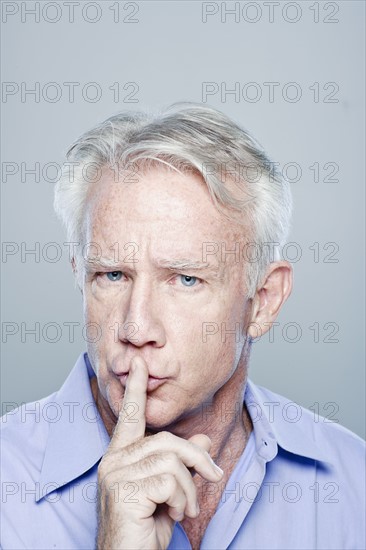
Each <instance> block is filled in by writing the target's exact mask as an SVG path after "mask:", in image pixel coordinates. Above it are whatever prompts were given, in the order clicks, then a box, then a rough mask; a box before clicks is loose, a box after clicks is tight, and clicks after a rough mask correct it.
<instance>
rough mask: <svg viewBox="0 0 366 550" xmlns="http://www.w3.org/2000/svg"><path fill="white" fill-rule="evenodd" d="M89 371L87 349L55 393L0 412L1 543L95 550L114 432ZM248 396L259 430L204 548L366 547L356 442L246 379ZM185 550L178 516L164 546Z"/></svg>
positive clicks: (361, 457) (361, 446)
mask: <svg viewBox="0 0 366 550" xmlns="http://www.w3.org/2000/svg"><path fill="white" fill-rule="evenodd" d="M93 374H94V373H93V371H92V368H91V366H90V364H89V360H88V358H87V355H86V354H82V355H80V357H79V359H78V360H77V362H76V364H75V366H74V368H73V370H72V371H71V373H70V374H69V376H68V378H67V379H66V381H65V383H64V384H63V386H62V387H61V389H60V390H59V391H58V392H55V393H53V394H52V395H50V396H48V397H46V398H44V399H42V400H40V401H37V402H33V403H28V404H26V405H23V406H21V407H19V408H17V409H16V410H14V411H10V412H9V413H8V414H7V415H4V416H3V417H2V427H1V452H2V461H1V465H2V471H1V493H2V494H1V523H0V525H1V548H3V550H10V549H16V550H21V549H23V548H27V549H35V550H41V549H47V550H49V549H53V548H58V549H62V550H66V549H71V548H73V549H93V548H95V541H96V535H97V505H96V503H97V468H98V463H99V460H100V458H101V457H102V455H103V454H104V453H105V451H106V449H107V446H108V444H109V441H110V438H109V436H108V434H107V431H106V429H105V427H104V424H103V422H102V420H101V418H100V416H99V413H98V411H97V408H96V405H95V402H94V399H93V396H92V393H91V389H90V383H89V379H90V377H91V376H93ZM244 401H245V403H246V406H247V408H248V411H249V414H250V415H251V418H252V422H253V428H254V429H253V431H252V434H251V436H250V438H249V441H248V444H247V445H246V448H245V451H244V453H243V454H242V456H241V457H240V458H239V460H238V461H237V463H236V466H235V468H234V470H233V472H232V475H231V477H230V479H229V481H228V483H227V484H226V487H224V489H223V492H222V495H221V498H220V501H219V504H218V506H217V509H216V512H215V514H214V515H213V517H212V519H211V521H210V523H209V525H208V527H207V529H206V532H205V535H204V537H203V539H202V543H201V548H202V549H215V550H216V549H221V548H225V549H226V548H230V549H233V548H235V549H244V548H247V549H260V550H264V549H267V548H268V549H274V548H276V549H281V550H285V549H291V550H294V549H326V550H329V549H337V550H339V549H349V550H351V549H352V550H355V549H360V550H361V549H362V550H364V549H365V548H366V542H365V443H364V442H363V440H361V439H360V438H359V437H358V436H356V435H355V434H353V433H352V432H350V431H349V430H347V429H345V428H343V427H342V426H339V425H338V424H335V423H330V422H327V421H326V419H324V418H322V417H317V416H316V415H315V414H314V413H313V412H310V411H308V410H306V409H303V408H301V407H300V406H298V405H296V404H295V403H292V402H291V401H289V400H288V399H286V398H284V397H281V396H279V395H277V394H275V393H273V392H270V391H269V390H266V389H264V388H261V387H258V386H255V385H254V384H253V383H252V382H251V381H249V382H248V384H247V387H246V391H245V397H244ZM131 490H133V487H132V489H131ZM211 490H214V489H212V488H211ZM189 548H191V546H190V544H189V541H188V539H187V536H186V534H185V532H184V529H183V527H182V526H181V525H180V524H179V523H176V524H175V529H174V532H173V537H172V540H171V542H170V545H169V549H170V550H173V549H189Z"/></svg>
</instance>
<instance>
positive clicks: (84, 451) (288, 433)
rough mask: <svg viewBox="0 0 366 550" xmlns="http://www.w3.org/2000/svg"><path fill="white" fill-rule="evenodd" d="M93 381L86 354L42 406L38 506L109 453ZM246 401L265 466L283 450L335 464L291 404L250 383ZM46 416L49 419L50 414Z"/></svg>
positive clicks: (246, 391)
mask: <svg viewBox="0 0 366 550" xmlns="http://www.w3.org/2000/svg"><path fill="white" fill-rule="evenodd" d="M92 376H94V372H93V369H92V367H91V365H90V362H89V359H88V355H87V354H86V353H84V354H81V355H80V356H79V358H78V360H77V361H76V363H75V366H74V368H73V369H72V371H71V372H70V374H69V376H68V377H67V379H66V380H65V382H64V384H63V385H62V387H61V389H60V390H59V391H58V392H57V393H56V394H55V395H54V399H53V401H49V400H46V401H44V406H46V407H47V408H50V409H51V408H54V410H55V420H53V421H52V422H50V421H49V433H48V438H47V445H46V450H45V456H44V461H43V464H42V469H41V473H40V479H39V482H40V488H41V491H40V495H41V496H38V497H37V501H38V500H41V498H43V497H44V496H46V495H47V494H49V493H51V492H52V491H54V490H55V489H56V488H58V487H62V486H63V485H66V484H67V483H69V482H70V481H73V480H74V479H76V478H77V477H79V476H81V475H82V474H83V473H85V472H87V471H88V470H89V469H90V468H92V467H93V466H94V465H95V464H96V463H97V462H98V461H99V460H100V458H101V457H102V456H103V455H104V453H105V452H106V449H107V447H108V445H109V442H110V438H109V435H108V433H107V430H106V428H105V426H104V423H103V421H102V419H101V417H100V414H99V412H98V409H97V407H96V404H95V401H94V397H93V394H92V391H91V388H90V378H92ZM244 401H245V404H246V406H247V409H248V412H249V415H250V417H251V419H252V422H253V428H254V437H255V443H256V450H257V453H258V454H259V455H260V456H261V457H262V458H263V459H264V460H265V461H269V460H272V459H273V458H274V457H275V456H276V455H277V452H278V445H279V446H280V447H282V448H283V449H285V450H286V451H288V452H290V453H293V454H296V455H300V456H304V457H307V458H311V459H315V460H320V461H323V462H328V463H331V461H330V460H329V457H328V456H327V455H326V454H325V453H324V452H323V451H322V450H321V449H319V446H318V445H317V443H316V441H315V439H312V438H311V437H310V435H309V432H310V433H311V430H309V428H308V427H307V426H308V423H309V418H307V419H304V418H303V415H302V414H301V417H300V418H299V421H298V422H289V421H288V420H286V416H284V415H283V410H284V408H286V407H287V408H286V409H285V410H288V404H289V403H290V402H289V401H288V400H286V399H284V398H283V397H281V396H279V395H277V394H275V393H272V392H270V391H269V390H266V389H264V388H260V387H259V386H256V385H255V384H254V383H253V382H252V381H251V380H248V382H247V385H246V389H245V395H244ZM294 405H296V404H294ZM297 407H299V406H298V405H297ZM299 409H300V408H299ZM299 409H298V410H299ZM301 410H303V409H301ZM42 416H43V418H47V419H48V418H49V416H51V414H48V413H47V414H46V417H45V415H42ZM306 427H307V429H306Z"/></svg>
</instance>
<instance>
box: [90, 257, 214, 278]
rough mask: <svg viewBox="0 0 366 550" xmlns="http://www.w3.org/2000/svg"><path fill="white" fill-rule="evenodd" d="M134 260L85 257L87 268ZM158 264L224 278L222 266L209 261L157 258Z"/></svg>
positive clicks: (170, 269)
mask: <svg viewBox="0 0 366 550" xmlns="http://www.w3.org/2000/svg"><path fill="white" fill-rule="evenodd" d="M133 263H134V262H123V261H122V262H119V261H118V260H114V259H112V258H107V257H103V256H100V257H86V258H84V265H85V266H86V268H87V269H88V268H89V269H90V268H93V267H94V268H95V267H101V268H107V269H108V268H117V267H120V268H121V267H122V266H125V265H127V266H128V265H129V264H133ZM155 263H156V265H157V266H158V267H159V268H162V269H166V270H169V271H177V270H181V271H184V270H189V271H197V272H206V273H209V274H211V275H213V276H214V277H216V278H218V279H222V274H221V273H220V272H221V269H220V266H215V265H211V264H209V263H208V262H201V261H199V260H190V259H187V258H177V259H171V260H170V259H169V260H168V259H160V260H157V261H156V262H155Z"/></svg>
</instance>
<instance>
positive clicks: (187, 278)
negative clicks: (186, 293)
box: [180, 275, 197, 286]
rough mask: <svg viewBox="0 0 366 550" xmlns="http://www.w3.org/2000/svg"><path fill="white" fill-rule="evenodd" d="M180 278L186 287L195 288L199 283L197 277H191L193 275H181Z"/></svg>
mask: <svg viewBox="0 0 366 550" xmlns="http://www.w3.org/2000/svg"><path fill="white" fill-rule="evenodd" d="M180 277H181V281H182V283H183V285H184V286H193V285H194V284H195V282H196V281H197V277H191V275H180Z"/></svg>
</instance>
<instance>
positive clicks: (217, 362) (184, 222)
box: [82, 168, 251, 429]
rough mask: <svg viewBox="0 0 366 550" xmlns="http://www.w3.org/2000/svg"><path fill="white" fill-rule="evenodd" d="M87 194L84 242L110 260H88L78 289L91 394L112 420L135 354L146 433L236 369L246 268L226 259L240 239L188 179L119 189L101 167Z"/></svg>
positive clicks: (245, 309)
mask: <svg viewBox="0 0 366 550" xmlns="http://www.w3.org/2000/svg"><path fill="white" fill-rule="evenodd" d="M135 178H136V176H135ZM120 180H121V178H120ZM126 180H127V178H126ZM91 191H92V192H90V193H89V199H88V205H87V209H86V226H85V229H86V242H87V243H90V242H94V243H97V244H98V245H99V247H100V251H101V253H102V256H103V258H107V259H109V260H110V261H111V262H113V261H114V260H117V263H116V264H115V265H114V266H113V267H103V266H102V265H98V262H97V263H96V265H94V264H93V263H92V262H87V263H86V274H85V279H84V283H83V289H82V290H83V299H84V315H85V323H96V324H98V325H99V326H100V329H101V330H100V334H99V337H98V338H96V340H97V341H96V342H95V343H92V342H91V340H92V338H89V340H90V341H89V342H88V355H89V358H90V360H91V363H92V365H93V368H94V370H95V371H96V374H97V378H98V385H99V390H100V392H101V394H102V395H103V397H104V398H105V399H106V400H107V401H108V403H109V406H110V407H111V409H112V411H113V413H114V414H115V415H116V416H118V413H119V410H120V407H121V403H122V399H123V395H124V391H125V385H126V378H127V375H126V373H128V370H129V365H130V361H131V358H132V357H133V356H135V355H139V356H141V357H143V359H145V361H146V362H147V365H148V368H149V375H150V378H149V386H148V400H147V408H146V421H147V426H148V427H150V428H152V429H157V428H162V427H164V426H169V425H172V424H173V423H174V422H175V421H176V420H178V419H179V420H182V419H183V418H188V417H191V416H192V415H195V414H199V411H200V410H201V406H202V404H203V403H204V404H207V405H209V404H210V403H212V400H213V397H214V395H215V393H216V392H217V391H218V390H219V389H220V388H223V387H224V386H225V384H226V382H227V381H228V380H229V379H230V378H231V377H232V376H233V374H234V373H235V372H236V369H237V366H238V362H239V359H240V356H241V353H242V350H243V345H244V342H245V334H246V326H247V325H248V323H249V321H250V305H251V301H248V299H247V297H246V288H245V284H244V268H245V266H244V265H243V262H242V261H237V260H238V259H237V258H236V257H235V255H234V254H230V253H228V254H226V255H225V251H229V250H233V249H234V244H235V242H238V240H240V242H241V243H243V242H244V237H243V228H242V227H240V226H239V225H237V224H235V223H233V222H230V221H229V220H227V219H226V218H225V217H224V216H223V215H222V214H221V213H219V212H218V211H217V209H216V208H215V206H214V205H213V203H212V201H211V198H210V195H209V192H208V190H207V187H206V184H205V183H204V182H203V180H201V178H200V177H199V176H197V175H193V174H192V173H186V174H184V175H181V174H178V173H177V172H175V171H172V170H167V169H165V168H162V169H159V168H154V169H151V170H150V171H148V172H146V173H140V174H139V176H138V182H135V183H126V182H123V181H119V182H115V181H114V176H113V174H112V173H111V172H107V171H106V172H105V173H104V176H103V179H102V180H101V181H99V182H98V183H97V184H95V186H94V188H93V189H92V190H91ZM240 232H241V234H240ZM117 243H118V244H117ZM205 243H217V245H218V248H219V252H218V253H216V254H211V255H210V254H206V253H205V252H206V250H209V251H212V250H213V247H212V246H211V247H209V248H208V249H207V245H206V244H205ZM222 250H223V251H224V252H223V253H221V251H222ZM92 252H94V255H96V256H98V254H96V248H95V247H94V248H93V247H90V251H89V256H92V255H93V254H92ZM190 263H191V264H192V267H189V265H187V266H186V265H185V264H190ZM199 264H204V265H205V266H206V267H201V266H199ZM197 267H200V269H197ZM90 326H93V325H90ZM230 330H231V331H232V332H231V333H230V332H229V331H230ZM212 333H215V334H212ZM243 368H244V367H243ZM238 372H239V371H238ZM154 378H155V379H156V378H158V379H163V380H160V381H156V380H154ZM226 387H228V386H226ZM221 391H223V390H221ZM131 414H133V411H132V409H131Z"/></svg>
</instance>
